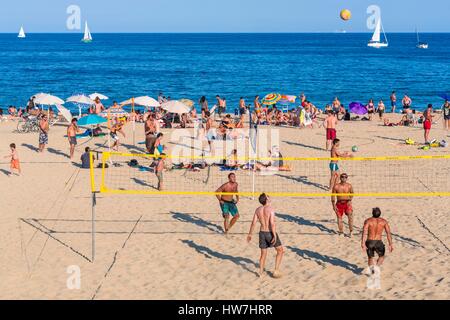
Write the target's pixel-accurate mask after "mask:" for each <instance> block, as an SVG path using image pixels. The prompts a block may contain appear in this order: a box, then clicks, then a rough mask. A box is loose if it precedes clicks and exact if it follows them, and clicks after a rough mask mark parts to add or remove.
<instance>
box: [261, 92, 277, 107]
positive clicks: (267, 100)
mask: <svg viewBox="0 0 450 320" xmlns="http://www.w3.org/2000/svg"><path fill="white" fill-rule="evenodd" d="M280 100H281V95H280V94H279V93H270V94H268V95H267V96H265V97H264V99H263V101H262V103H263V104H264V105H266V106H271V105H274V104H276V103H277V102H278V101H280Z"/></svg>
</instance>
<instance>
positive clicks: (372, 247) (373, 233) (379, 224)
mask: <svg viewBox="0 0 450 320" xmlns="http://www.w3.org/2000/svg"><path fill="white" fill-rule="evenodd" d="M380 217H381V210H380V208H374V209H373V210H372V218H369V219H367V220H366V222H365V223H364V229H363V236H362V240H361V248H362V249H363V250H364V251H366V252H367V256H368V258H369V268H370V272H371V273H375V269H376V268H379V267H380V266H381V265H382V264H383V262H384V258H385V252H386V249H385V246H384V243H383V241H382V237H383V232H384V231H386V236H387V239H388V242H389V251H390V252H392V251H393V250H394V247H393V245H392V235H391V228H390V227H389V223H388V222H387V221H386V220H385V219H383V218H380ZM375 253H377V255H378V260H377V263H376V265H375Z"/></svg>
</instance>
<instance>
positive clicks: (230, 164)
mask: <svg viewBox="0 0 450 320" xmlns="http://www.w3.org/2000/svg"><path fill="white" fill-rule="evenodd" d="M225 167H227V168H230V169H236V168H239V163H238V154H237V149H234V150H233V151H231V154H230V155H229V157H228V159H227V160H226V164H225Z"/></svg>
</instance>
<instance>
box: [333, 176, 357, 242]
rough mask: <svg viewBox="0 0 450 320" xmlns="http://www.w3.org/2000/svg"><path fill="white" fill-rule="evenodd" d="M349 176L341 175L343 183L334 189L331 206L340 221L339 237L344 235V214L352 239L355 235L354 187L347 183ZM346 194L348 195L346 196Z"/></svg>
mask: <svg viewBox="0 0 450 320" xmlns="http://www.w3.org/2000/svg"><path fill="white" fill-rule="evenodd" d="M347 179H348V175H347V174H346V173H343V174H341V182H340V183H337V184H336V185H335V186H334V187H333V195H332V196H331V204H332V205H333V210H334V212H335V213H336V216H337V219H338V228H339V235H340V236H341V235H343V234H344V221H343V219H342V217H343V216H344V214H346V215H347V217H348V229H349V235H348V237H349V238H351V237H352V234H353V207H352V200H353V186H352V185H351V184H350V183H348V182H347ZM344 194H347V195H345V196H344Z"/></svg>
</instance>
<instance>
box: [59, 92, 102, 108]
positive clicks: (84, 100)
mask: <svg viewBox="0 0 450 320" xmlns="http://www.w3.org/2000/svg"><path fill="white" fill-rule="evenodd" d="M66 102H73V103H77V104H86V105H89V106H91V105H93V104H95V101H94V100H92V99H91V98H89V97H87V96H85V95H83V94H81V95H77V96H71V97H69V98H67V99H66Z"/></svg>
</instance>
